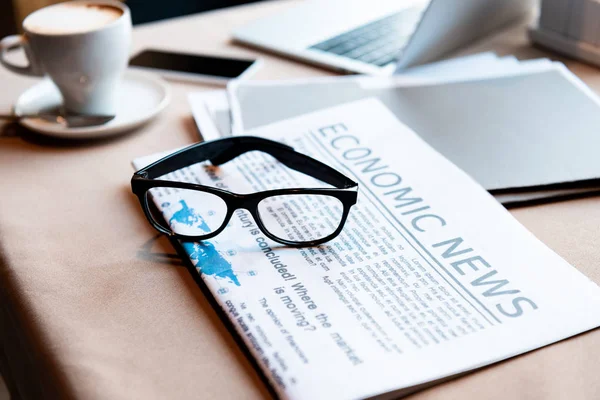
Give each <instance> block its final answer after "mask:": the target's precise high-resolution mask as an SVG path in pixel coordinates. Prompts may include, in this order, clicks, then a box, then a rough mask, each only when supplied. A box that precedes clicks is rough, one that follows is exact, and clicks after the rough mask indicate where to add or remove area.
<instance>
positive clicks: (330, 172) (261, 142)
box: [210, 136, 357, 189]
mask: <svg viewBox="0 0 600 400" xmlns="http://www.w3.org/2000/svg"><path fill="white" fill-rule="evenodd" d="M236 139H240V142H239V143H240V144H243V146H237V145H236V146H228V147H227V148H224V149H223V151H221V152H220V153H219V154H218V155H216V156H213V157H211V158H210V162H211V163H212V164H213V165H222V164H225V163H227V162H229V161H231V160H233V159H234V158H236V157H239V156H240V155H242V154H244V153H247V152H249V151H255V150H257V151H262V152H264V153H267V154H270V155H271V156H273V157H274V158H275V159H277V160H278V161H279V162H281V163H282V164H284V165H285V166H287V167H288V168H291V169H294V170H296V171H298V172H302V173H303V174H306V175H310V176H312V177H314V178H317V179H319V180H320V181H323V182H325V183H329V184H330V185H332V186H335V187H337V188H340V189H345V188H351V187H355V186H356V185H357V184H356V182H354V181H353V180H351V179H349V178H347V177H346V176H345V175H344V174H342V173H340V172H338V171H337V170H335V169H334V168H332V167H330V166H328V165H326V164H323V163H322V162H320V161H318V160H315V159H314V158H311V157H309V156H307V155H305V154H302V153H299V152H297V151H296V150H294V148H293V147H291V146H288V145H285V144H283V143H279V142H275V141H272V140H268V139H263V138H258V137H254V136H238V137H237V138H236Z"/></svg>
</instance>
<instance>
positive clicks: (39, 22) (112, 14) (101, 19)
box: [23, 3, 123, 35]
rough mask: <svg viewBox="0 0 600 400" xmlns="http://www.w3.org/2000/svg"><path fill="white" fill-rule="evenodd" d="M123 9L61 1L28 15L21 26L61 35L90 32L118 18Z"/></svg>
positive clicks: (31, 30)
mask: <svg viewBox="0 0 600 400" xmlns="http://www.w3.org/2000/svg"><path fill="white" fill-rule="evenodd" d="M121 15H123V10H121V9H119V8H117V7H113V6H109V5H104V4H85V3H75V4H73V3H61V4H57V5H53V6H50V7H46V8H42V9H41V10H38V11H36V12H34V13H33V14H31V15H29V16H28V17H27V18H26V19H25V21H24V23H23V26H24V27H25V29H27V30H28V31H30V32H34V33H41V34H46V35H61V34H72V33H84V32H90V31H93V30H96V29H99V28H101V27H103V26H104V25H108V24H110V23H111V22H113V21H115V20H117V19H119V17H121Z"/></svg>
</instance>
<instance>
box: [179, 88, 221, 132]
mask: <svg viewBox="0 0 600 400" xmlns="http://www.w3.org/2000/svg"><path fill="white" fill-rule="evenodd" d="M188 101H189V103H190V106H191V108H192V115H193V116H194V120H195V121H196V125H198V130H199V131H200V134H201V135H202V139H203V140H205V141H206V140H214V139H218V138H220V137H223V136H230V135H231V109H230V107H229V100H228V97H227V91H225V90H224V89H221V90H210V91H203V92H194V93H190V94H189V95H188Z"/></svg>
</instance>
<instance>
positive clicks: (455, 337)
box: [134, 99, 600, 400]
mask: <svg viewBox="0 0 600 400" xmlns="http://www.w3.org/2000/svg"><path fill="white" fill-rule="evenodd" d="M374 121H376V123H374ZM251 133H252V134H253V135H257V136H263V137H266V138H270V139H274V140H278V141H282V142H286V143H287V144H289V145H291V146H293V147H294V148H295V149H296V150H298V151H301V152H303V153H306V154H308V155H311V156H313V157H315V158H317V159H320V160H321V161H323V162H325V163H326V164H329V165H331V166H332V167H334V168H336V169H338V170H339V171H341V172H343V173H344V174H346V175H347V176H349V177H350V178H351V179H353V180H355V181H357V182H358V183H359V196H358V204H357V205H355V206H354V207H353V208H352V209H351V211H350V216H349V218H348V221H347V223H346V225H345V228H344V230H343V231H342V233H341V234H340V236H338V237H337V238H335V239H334V240H332V241H330V242H328V243H326V244H324V245H322V246H319V247H316V248H301V249H295V248H287V247H283V246H281V245H278V244H276V243H274V242H272V241H270V240H269V239H267V238H266V237H265V235H264V234H263V233H262V232H261V231H260V230H258V229H257V226H256V223H255V221H254V220H253V219H252V218H251V217H250V215H249V213H248V212H247V211H246V210H237V211H236V212H235V213H234V214H233V217H232V219H231V221H230V223H229V226H227V227H226V228H225V230H224V231H223V232H222V233H221V234H220V235H219V236H217V237H215V238H214V239H211V240H208V241H205V242H202V243H182V246H183V248H184V249H185V251H186V252H187V253H188V254H189V256H190V259H191V261H192V263H193V264H194V265H195V267H196V269H197V271H198V273H200V274H201V276H202V279H203V280H204V282H205V283H206V285H207V286H208V288H209V289H210V291H211V292H212V294H213V295H214V297H215V298H216V301H217V302H218V304H219V305H220V307H222V309H223V310H224V312H225V314H226V315H227V316H228V317H229V318H230V320H231V322H232V323H233V325H234V326H235V329H236V331H237V333H238V334H239V336H240V337H241V338H242V339H243V341H244V343H245V345H246V346H247V348H248V349H249V351H250V353H251V354H252V356H253V357H255V358H256V360H257V362H258V364H259V366H260V368H261V369H262V370H263V372H264V374H265V375H266V376H267V378H268V380H269V382H270V384H271V385H272V386H273V388H274V389H275V391H276V392H277V393H278V394H279V396H280V397H281V398H284V399H310V400H313V399H358V398H365V397H369V396H377V395H381V396H382V398H392V397H398V396H402V395H405V394H407V393H410V392H412V391H414V390H416V389H417V388H422V387H423V386H424V385H427V384H428V383H429V382H434V381H439V380H441V379H444V378H447V377H450V376H453V375H457V374H461V373H464V372H466V371H470V370H473V369H476V368H480V367H483V366H485V365H488V364H491V363H495V362H498V361H500V360H504V359H506V358H509V357H512V356H515V355H518V354H522V353H525V352H528V351H530V350H533V349H536V348H539V347H542V346H545V345H548V344H550V343H553V342H556V341H559V340H562V339H564V338H567V337H570V336H573V335H576V334H578V333H581V332H584V331H587V330H590V329H593V328H595V327H597V326H599V325H600V314H599V313H598V310H599V309H600V289H599V288H598V286H597V285H596V284H595V283H593V282H592V281H590V280H589V279H588V278H586V277H585V276H584V275H583V274H581V273H580V272H579V271H577V270H576V269H575V268H573V267H572V266H570V265H569V264H568V263H567V262H566V261H564V260H563V259H561V258H560V257H559V256H558V255H556V254H555V253H554V252H552V251H551V250H550V249H548V248H547V247H546V246H545V245H544V244H542V243H541V242H540V241H539V240H537V239H536V238H535V237H534V236H533V235H532V234H531V233H530V232H528V231H527V230H526V229H525V228H524V227H523V226H521V225H520V224H519V223H518V222H517V221H516V220H515V219H514V218H513V217H512V216H511V215H510V214H509V213H508V212H507V211H506V210H505V209H504V208H503V207H502V206H501V205H500V204H498V203H497V202H496V201H495V200H494V199H493V197H492V196H490V195H489V194H488V193H487V192H486V191H485V190H484V189H483V188H482V187H480V186H479V185H478V184H477V183H475V182H474V181H473V180H472V179H471V178H470V177H469V176H468V175H467V174H465V173H464V172H463V171H461V170H460V169H459V168H457V167H456V166H455V165H454V164H452V163H451V162H449V161H448V160H446V159H445V158H444V157H442V156H441V155H440V154H439V153H438V152H436V151H435V150H433V149H432V148H431V147H430V146H429V145H428V144H426V143H425V142H424V141H423V140H422V139H421V138H420V137H419V136H417V135H416V134H415V133H414V132H412V131H411V130H410V129H409V128H408V127H407V126H406V125H404V124H403V123H401V122H399V121H398V120H397V119H396V118H395V116H394V115H393V114H392V113H391V112H390V111H389V110H388V109H386V108H385V107H384V106H383V105H382V104H381V103H379V102H378V101H377V100H374V99H367V100H361V101H357V102H354V103H349V104H345V105H341V106H336V107H333V108H330V109H326V110H321V111H317V112H314V113H311V114H308V115H305V116H300V117H296V118H293V119H290V120H286V121H283V122H279V123H276V124H272V125H269V126H265V127H263V128H260V129H258V130H256V131H253V132H251ZM155 158H156V157H153V156H150V157H145V158H142V159H138V160H136V161H135V162H134V164H135V166H136V167H138V168H141V167H143V166H144V165H147V164H148V163H150V162H151V161H154V159H155ZM164 179H173V180H180V181H181V180H183V181H190V182H196V183H200V184H205V185H211V186H217V187H221V188H224V189H226V190H231V191H233V192H237V193H249V192H254V191H257V190H266V189H273V188H281V187H282V186H283V187H315V186H321V185H322V184H319V183H318V181H316V180H314V179H312V178H309V177H306V176H304V175H302V174H299V173H296V172H294V171H292V170H290V169H287V168H285V167H283V166H282V165H281V164H279V163H278V162H276V161H275V160H274V159H273V158H271V157H270V156H269V157H267V156H265V155H264V154H263V153H258V152H250V153H247V154H245V155H242V156H240V157H238V158H236V159H235V160H232V161H230V162H229V163H227V164H225V165H222V166H221V167H218V168H215V167H211V166H209V165H207V164H206V163H201V164H196V165H193V166H190V167H186V168H184V169H181V170H179V171H176V172H175V173H171V174H169V175H167V176H166V177H164ZM186 202H188V203H186ZM155 204H156V205H157V207H158V208H159V209H161V210H162V212H163V214H164V216H165V219H166V220H167V221H170V223H172V224H180V223H181V224H186V225H190V224H203V223H205V221H203V220H199V219H198V218H197V217H198V215H197V212H196V211H194V210H200V209H202V206H203V204H193V199H192V198H190V197H183V196H182V195H181V193H180V192H174V191H171V192H170V193H166V192H160V196H158V195H157V197H156V198H155ZM289 207H290V208H291V209H292V210H293V211H292V213H294V212H295V213H296V214H295V215H294V217H296V218H302V217H303V215H304V213H305V212H308V211H303V210H302V209H299V208H295V206H294V205H293V204H290V205H289ZM203 211H206V212H210V211H212V210H203ZM283 213H284V215H282V214H280V213H279V211H273V214H272V215H263V218H264V219H265V220H269V221H271V222H273V221H281V220H282V217H283V218H284V219H285V217H286V215H285V212H283ZM209 215H212V214H209ZM328 215H331V214H328ZM270 218H272V220H271V219H270ZM198 226H200V225H198Z"/></svg>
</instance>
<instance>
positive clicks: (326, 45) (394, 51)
mask: <svg viewBox="0 0 600 400" xmlns="http://www.w3.org/2000/svg"><path fill="white" fill-rule="evenodd" d="M423 11H424V9H423V8H421V7H418V8H410V9H406V10H402V11H400V12H398V13H396V14H392V15H389V16H387V17H384V18H381V19H378V20H376V21H374V22H370V23H368V24H366V25H362V26H359V27H358V28H355V29H352V30H351V31H348V32H344V33H342V34H341V35H338V36H335V37H333V38H331V39H327V40H325V41H323V42H321V43H317V44H315V45H313V46H310V49H315V50H320V51H324V52H327V53H332V54H337V55H338V56H342V57H346V58H351V59H353V60H358V61H362V62H365V63H368V64H374V65H377V66H380V67H383V66H385V65H387V64H389V63H392V62H395V61H396V59H397V58H398V56H399V55H400V52H401V50H402V49H403V48H404V47H405V46H406V44H407V43H408V40H409V39H410V36H411V35H412V33H413V32H414V31H415V29H416V27H417V24H418V23H419V21H420V19H421V16H422V14H423Z"/></svg>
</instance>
